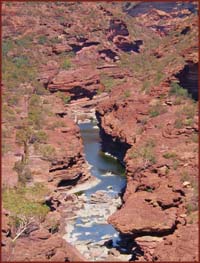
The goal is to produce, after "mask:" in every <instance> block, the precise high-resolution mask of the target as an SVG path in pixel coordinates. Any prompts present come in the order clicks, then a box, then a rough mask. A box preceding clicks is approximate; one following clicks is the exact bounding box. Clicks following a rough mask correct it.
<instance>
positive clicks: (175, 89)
mask: <svg viewBox="0 0 200 263" xmlns="http://www.w3.org/2000/svg"><path fill="white" fill-rule="evenodd" d="M170 86H171V88H170V91H169V94H170V95H175V96H180V97H183V98H187V97H189V94H188V91H187V90H186V89H184V88H183V87H181V86H180V85H179V84H178V83H177V82H172V83H171V85H170Z"/></svg>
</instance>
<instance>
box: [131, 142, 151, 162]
mask: <svg viewBox="0 0 200 263" xmlns="http://www.w3.org/2000/svg"><path fill="white" fill-rule="evenodd" d="M155 146H156V144H155V141H154V140H152V139H149V140H148V141H147V142H146V143H145V145H143V146H141V147H140V148H139V149H135V150H134V151H132V152H131V155H130V157H131V158H133V159H136V158H142V159H143V161H144V162H149V163H150V164H155V163H156V157H155V155H154V147H155Z"/></svg>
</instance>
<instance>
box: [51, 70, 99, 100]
mask: <svg viewBox="0 0 200 263" xmlns="http://www.w3.org/2000/svg"><path fill="white" fill-rule="evenodd" d="M98 83H99V76H98V73H97V72H95V71H94V70H92V69H91V68H90V69H89V68H88V69H77V70H68V71H60V72H59V74H58V75H57V76H56V77H55V78H54V79H52V81H51V82H50V83H49V84H48V89H49V90H50V91H58V90H59V91H65V92H69V93H70V94H72V96H74V97H77V98H81V97H90V98H92V97H93V96H94V95H95V94H96V90H97V88H98V86H95V85H96V84H98ZM95 88H96V90H95Z"/></svg>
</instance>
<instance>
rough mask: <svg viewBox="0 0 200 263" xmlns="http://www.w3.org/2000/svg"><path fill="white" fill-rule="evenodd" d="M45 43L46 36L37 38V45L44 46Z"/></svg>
mask: <svg viewBox="0 0 200 263" xmlns="http://www.w3.org/2000/svg"><path fill="white" fill-rule="evenodd" d="M46 42H47V37H46V36H39V37H38V44H40V45H44V44H45V43H46Z"/></svg>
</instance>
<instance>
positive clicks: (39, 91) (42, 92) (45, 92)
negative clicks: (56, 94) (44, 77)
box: [35, 83, 49, 96]
mask: <svg viewBox="0 0 200 263" xmlns="http://www.w3.org/2000/svg"><path fill="white" fill-rule="evenodd" d="M35 94H37V95H39V96H42V95H48V94H49V91H48V90H47V89H45V87H43V86H42V85H41V84H40V83H37V87H36V88H35Z"/></svg>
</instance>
